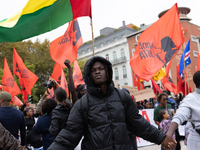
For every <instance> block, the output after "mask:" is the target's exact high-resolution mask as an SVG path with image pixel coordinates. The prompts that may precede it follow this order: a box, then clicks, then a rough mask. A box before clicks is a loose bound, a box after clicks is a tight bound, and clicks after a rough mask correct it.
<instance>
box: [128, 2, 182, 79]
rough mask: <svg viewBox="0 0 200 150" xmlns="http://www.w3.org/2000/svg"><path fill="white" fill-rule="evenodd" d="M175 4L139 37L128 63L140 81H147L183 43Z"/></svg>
mask: <svg viewBox="0 0 200 150" xmlns="http://www.w3.org/2000/svg"><path fill="white" fill-rule="evenodd" d="M184 41H185V40H184V36H183V33H182V30H181V23H180V20H179V13H178V8H177V4H175V5H174V6H173V7H172V8H171V9H170V10H168V11H167V12H166V13H165V14H164V15H163V16H162V17H161V18H160V19H159V20H158V21H156V22H155V23H154V24H153V25H151V26H150V27H149V28H147V29H146V30H145V31H144V32H143V33H142V34H141V36H140V38H139V41H138V44H137V47H136V51H135V53H134V55H133V57H132V59H131V61H130V65H131V68H132V70H133V71H134V72H135V74H137V76H138V77H139V78H140V79H144V80H146V81H149V80H150V79H151V78H152V77H153V76H154V74H155V73H156V72H157V71H158V70H159V69H160V68H161V67H162V66H164V65H165V64H167V63H168V62H169V61H170V60H171V59H172V58H173V56H175V55H176V53H177V52H178V50H179V48H180V46H181V45H182V44H183V42H184Z"/></svg>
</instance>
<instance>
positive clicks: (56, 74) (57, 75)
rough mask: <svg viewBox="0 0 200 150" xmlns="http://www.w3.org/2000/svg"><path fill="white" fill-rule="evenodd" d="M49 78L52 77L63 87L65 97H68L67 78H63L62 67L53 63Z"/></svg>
mask: <svg viewBox="0 0 200 150" xmlns="http://www.w3.org/2000/svg"><path fill="white" fill-rule="evenodd" d="M51 78H52V79H54V80H55V81H56V82H58V84H59V85H60V87H62V88H63V89H65V91H66V92H67V97H69V90H68V85H67V80H66V78H65V73H64V71H63V68H62V67H61V65H60V64H58V63H55V66H54V70H53V73H52V75H51Z"/></svg>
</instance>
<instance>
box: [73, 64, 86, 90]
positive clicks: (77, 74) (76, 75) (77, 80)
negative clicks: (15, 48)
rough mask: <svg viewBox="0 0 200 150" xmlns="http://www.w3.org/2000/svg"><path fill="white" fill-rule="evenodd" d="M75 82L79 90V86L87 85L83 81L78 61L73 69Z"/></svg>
mask: <svg viewBox="0 0 200 150" xmlns="http://www.w3.org/2000/svg"><path fill="white" fill-rule="evenodd" d="M73 80H74V86H75V88H77V86H78V85H79V84H85V82H84V81H83V76H82V72H81V69H80V67H79V65H78V62H77V60H75V61H74V67H73Z"/></svg>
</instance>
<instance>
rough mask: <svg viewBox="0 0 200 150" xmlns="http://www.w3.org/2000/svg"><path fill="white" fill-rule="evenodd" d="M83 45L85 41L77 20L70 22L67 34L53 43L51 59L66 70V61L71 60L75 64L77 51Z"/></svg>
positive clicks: (51, 45)
mask: <svg viewBox="0 0 200 150" xmlns="http://www.w3.org/2000/svg"><path fill="white" fill-rule="evenodd" d="M82 43H83V39H82V36H81V32H80V29H79V25H78V21H77V20H76V19H75V20H73V21H70V22H69V26H68V28H67V30H66V32H65V34H64V35H63V36H60V37H59V38H57V39H55V40H54V41H52V42H51V44H50V54H51V58H52V59H53V60H54V61H55V62H57V63H59V64H60V65H61V66H62V67H64V68H66V66H65V64H64V61H65V59H68V60H70V63H72V62H74V60H76V58H77V51H78V49H79V47H80V46H81V44H82Z"/></svg>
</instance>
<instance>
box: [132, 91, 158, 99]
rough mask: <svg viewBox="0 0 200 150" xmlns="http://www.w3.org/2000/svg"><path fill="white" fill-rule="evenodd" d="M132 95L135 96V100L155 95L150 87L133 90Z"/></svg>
mask: <svg viewBox="0 0 200 150" xmlns="http://www.w3.org/2000/svg"><path fill="white" fill-rule="evenodd" d="M132 95H133V96H134V97H135V99H136V102H138V101H141V100H144V99H149V98H152V97H155V94H154V92H153V90H152V89H151V88H149V89H144V90H140V91H136V92H133V93H132Z"/></svg>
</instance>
